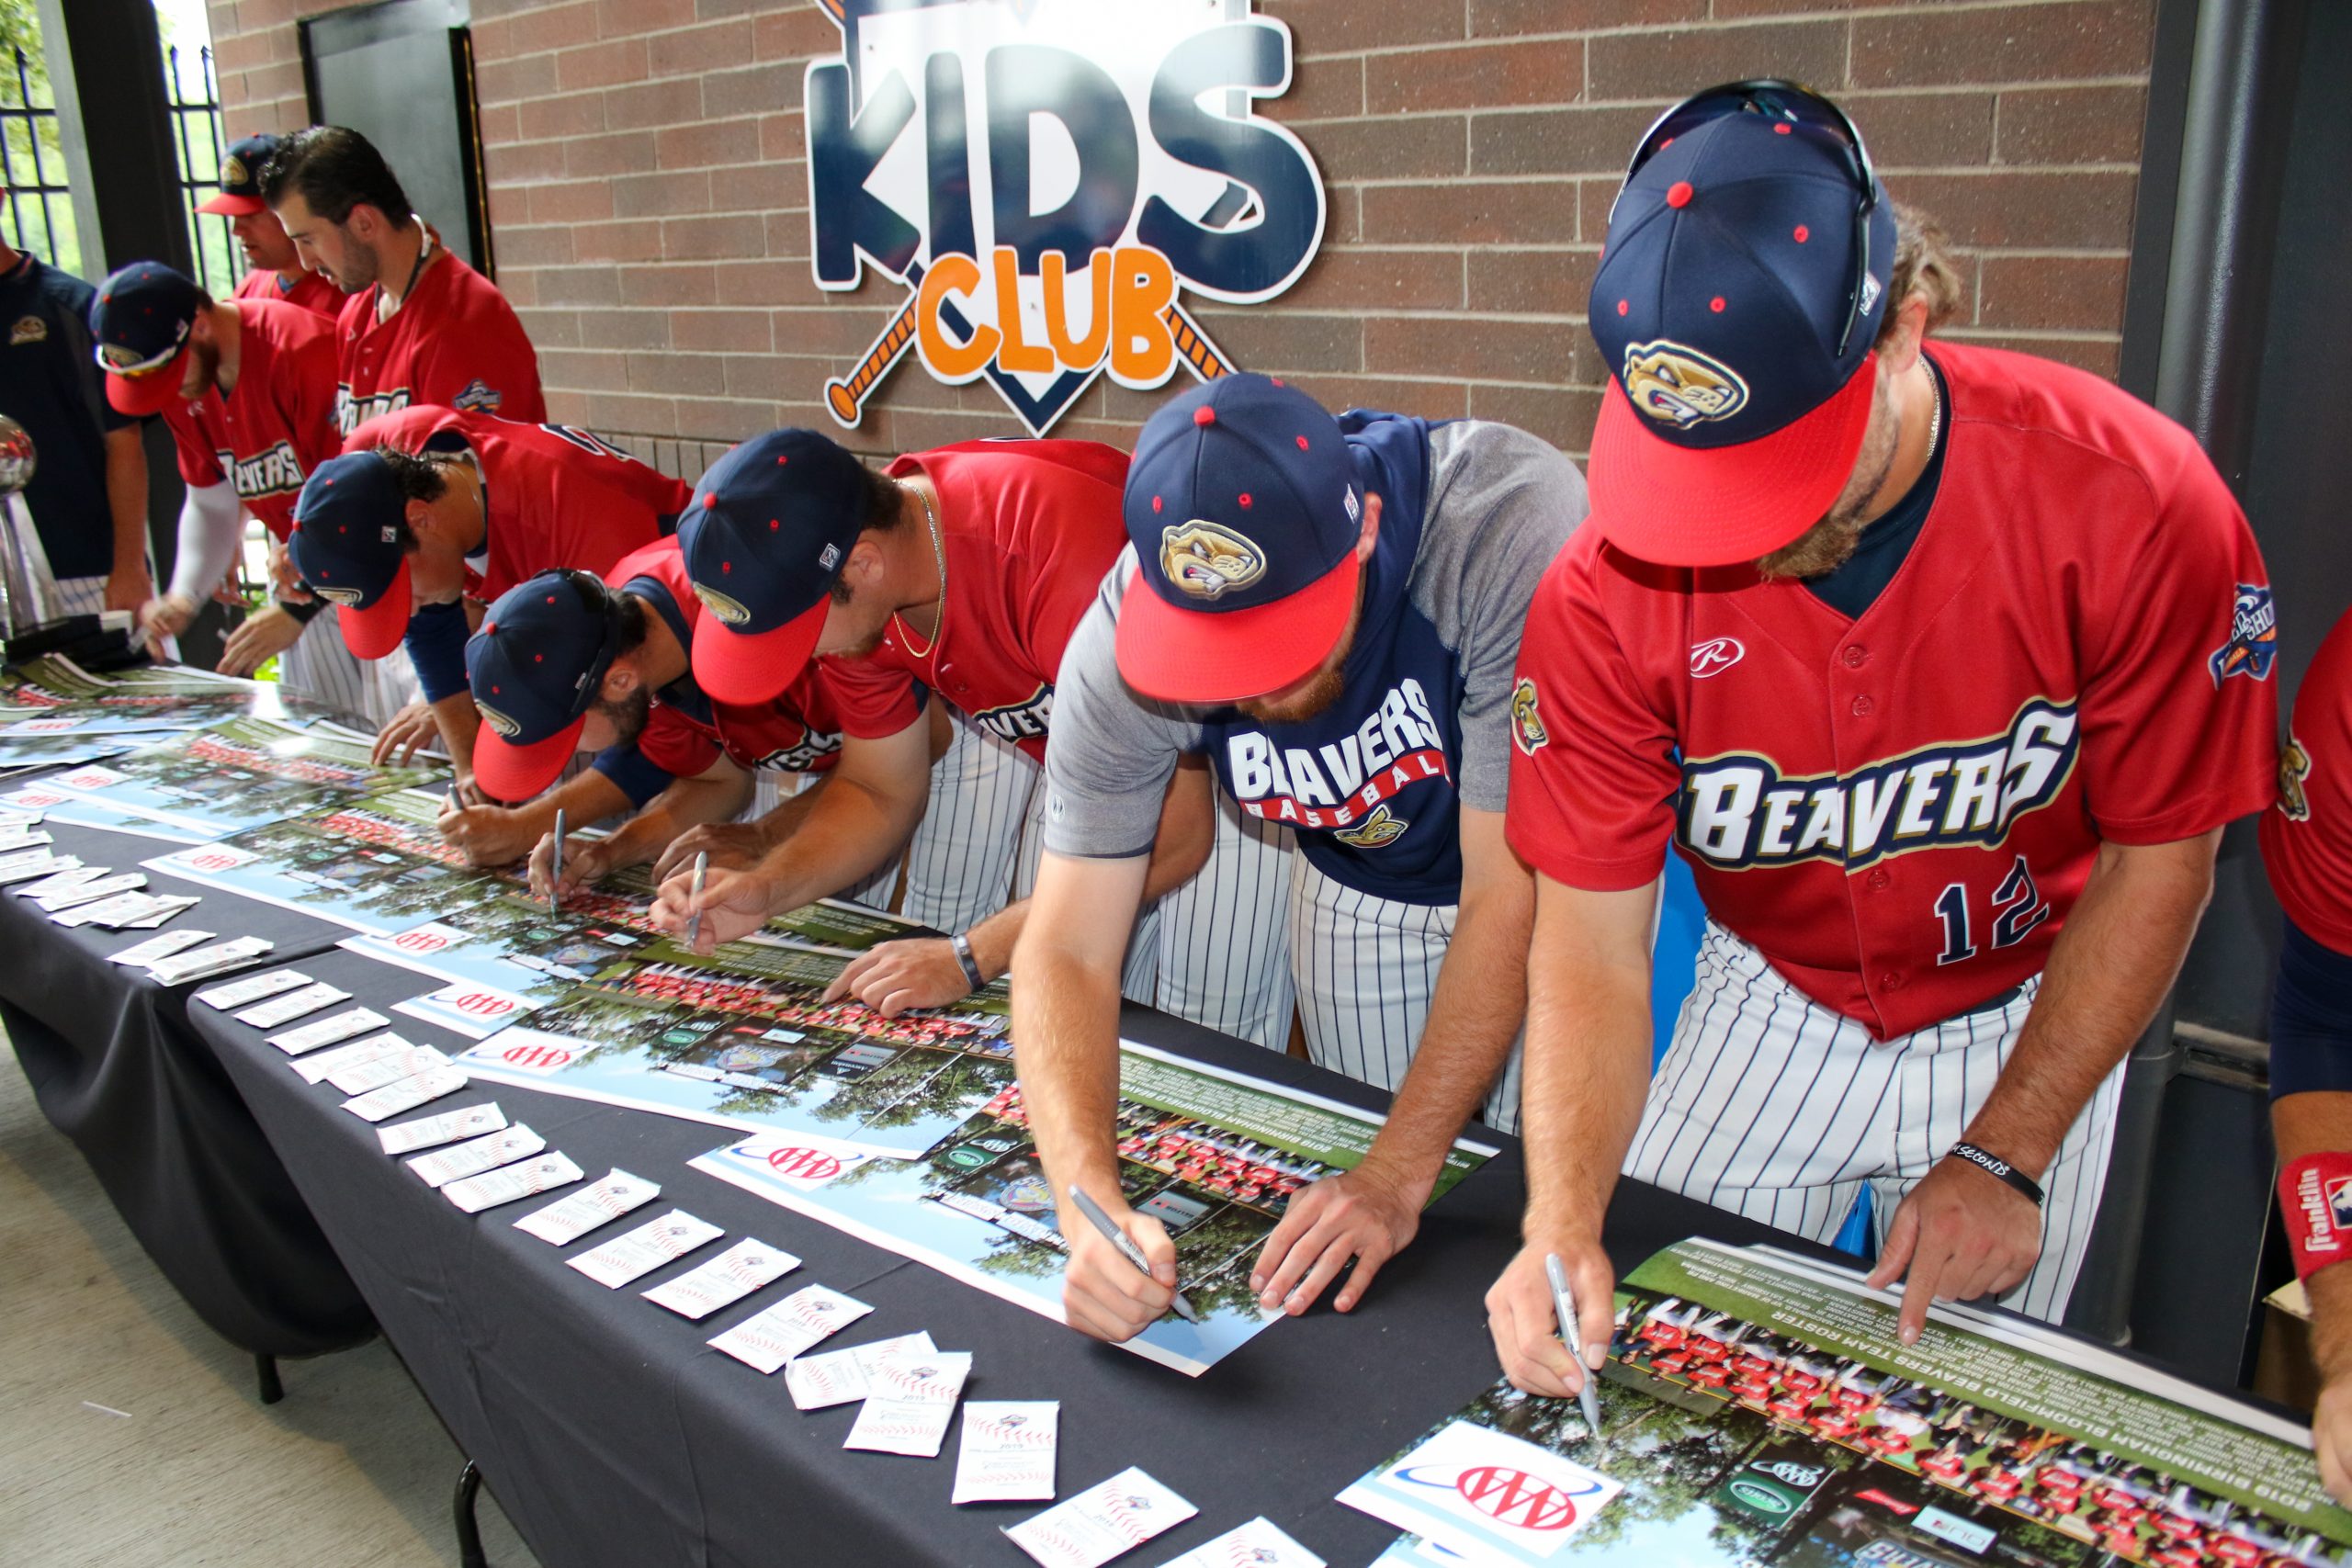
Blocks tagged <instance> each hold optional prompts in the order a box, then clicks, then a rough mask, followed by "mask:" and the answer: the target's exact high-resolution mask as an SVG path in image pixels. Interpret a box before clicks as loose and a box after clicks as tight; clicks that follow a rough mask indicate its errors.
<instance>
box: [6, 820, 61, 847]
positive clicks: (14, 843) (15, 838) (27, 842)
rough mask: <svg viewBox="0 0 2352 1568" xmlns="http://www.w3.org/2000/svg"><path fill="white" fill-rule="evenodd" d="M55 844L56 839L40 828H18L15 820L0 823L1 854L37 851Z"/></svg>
mask: <svg viewBox="0 0 2352 1568" xmlns="http://www.w3.org/2000/svg"><path fill="white" fill-rule="evenodd" d="M55 842H57V840H55V839H52V838H51V837H50V836H49V835H48V834H47V833H44V832H42V831H41V830H40V829H38V828H20V827H18V826H17V823H16V821H15V819H14V818H11V819H9V820H8V821H6V822H0V854H9V855H13V854H19V853H21V852H24V851H26V850H37V849H39V848H40V847H41V846H42V845H43V844H53V843H55Z"/></svg>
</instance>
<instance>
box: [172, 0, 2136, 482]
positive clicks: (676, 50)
mask: <svg viewBox="0 0 2352 1568" xmlns="http://www.w3.org/2000/svg"><path fill="white" fill-rule="evenodd" d="M328 8H330V7H328V6H323V5H321V4H318V3H317V0H211V15H212V26H213V29H214V42H215V48H216V51H217V55H218V59H219V62H220V87H221V97H222V99H223V101H224V103H225V104H226V105H227V114H228V124H229V130H230V133H231V134H232V135H243V134H246V133H248V132H250V131H254V130H274V129H284V128H291V127H294V126H298V125H300V124H301V123H303V122H304V120H305V119H306V118H307V116H306V115H305V112H304V108H303V101H302V85H301V67H300V54H299V50H298V46H297V42H296V34H295V28H294V20H295V18H296V17H297V16H298V14H299V15H309V14H313V13H315V12H318V11H322V10H325V9H328ZM1260 9H1261V10H1262V11H1263V12H1265V13H1266V14H1268V15H1271V16H1274V17H1281V18H1283V20H1284V21H1286V22H1288V24H1289V25H1290V28H1291V30H1292V33H1293V36H1294V39H1295V48H1296V69H1295V77H1294V81H1293V85H1292V87H1291V90H1290V92H1289V93H1288V95H1286V96H1284V97H1283V98H1280V99H1277V100H1274V101H1272V103H1271V104H1269V105H1267V106H1266V107H1265V111H1264V112H1267V113H1268V114H1270V115H1272V117H1274V118H1279V119H1282V120H1283V121H1285V122H1287V123H1288V124H1290V125H1291V126H1292V127H1293V128H1295V130H1297V132H1298V133H1299V135H1300V137H1301V138H1302V139H1303V140H1304V141H1306V143H1307V144H1308V146H1309V147H1310V148H1312V149H1313V151H1314V152H1315V155H1316V158H1317V163H1318V164H1320V165H1321V168H1322V171H1323V175H1324V179H1325V182H1326V184H1327V186H1328V187H1329V202H1330V217H1329V226H1328V229H1327V231H1326V233H1325V237H1324V242H1323V249H1322V251H1321V253H1320V254H1319V255H1318V257H1317V260H1316V262H1315V263H1314V265H1312V267H1311V268H1310V269H1309V270H1308V272H1307V273H1306V276H1305V277H1304V278H1302V279H1301V280H1300V282H1299V283H1298V284H1297V286H1296V287H1295V288H1293V289H1292V290H1291V292H1290V293H1289V294H1287V295H1285V296H1284V297H1283V299H1280V300H1278V301H1276V302H1275V303H1274V304H1272V305H1271V306H1260V307H1256V308H1254V309H1250V310H1223V309H1217V308H1214V307H1206V308H1196V314H1197V315H1198V316H1199V318H1200V320H1201V321H1202V322H1203V324H1204V326H1205V327H1206V328H1207V329H1208V330H1209V332H1210V333H1212V334H1213V335H1214V336H1215V337H1216V340H1217V341H1218V343H1219V344H1221V345H1222V346H1223V347H1224V348H1225V349H1226V351H1227V353H1228V354H1230V355H1233V356H1234V357H1235V358H1236V359H1237V360H1238V362H1239V363H1241V364H1242V365H1244V366H1246V367H1249V368H1250V369H1253V370H1265V371H1270V372H1272V373H1275V374H1282V375H1287V376H1289V377H1290V378H1294V379H1295V380H1296V381H1297V382H1298V383H1299V384H1301V385H1303V386H1306V387H1307V388H1308V389H1311V390H1313V391H1315V392H1316V393H1317V395H1318V396H1320V397H1321V398H1322V399H1323V400H1325V401H1326V402H1327V403H1329V404H1330V405H1332V406H1334V407H1338V406H1342V405H1345V404H1347V403H1351V402H1362V403H1368V404H1375V405H1383V406H1386V407H1390V408H1395V409H1399V410H1404V411H1408V412H1417V413H1424V414H1429V415H1431V416H1443V415H1463V414H1470V415H1477V416H1482V417H1487V418H1494V419H1500V420H1507V421H1509V422H1510V423H1516V424H1520V425H1522V426H1524V427H1526V428H1528V429H1530V430H1532V431H1535V432H1537V433H1538V434H1542V435H1544V436H1545V437H1547V438H1549V439H1551V440H1552V441H1554V442H1555V443H1557V444H1558V445H1560V446H1564V447H1566V449H1568V450H1569V451H1571V452H1574V453H1577V454H1581V453H1582V451H1583V449H1584V446H1585V445H1586V440H1587V436H1588V434H1589V431H1590V429H1591V425H1592V420H1593V417H1594V413H1595V411H1596V409H1597V407H1598V401H1599V396H1600V394H1599V388H1600V383H1601V381H1602V378H1603V375H1604V372H1603V370H1602V367H1600V365H1599V364H1598V363H1597V362H1596V356H1595V355H1594V352H1593V350H1592V346H1591V344H1590V343H1589V339H1588V338H1587V336H1586V334H1585V331H1584V320H1583V310H1584V299H1585V291H1586V288H1587V286H1588V284H1589V281H1590V278H1591V274H1592V267H1593V264H1594V257H1595V254H1596V253H1597V252H1598V249H1599V247H1600V239H1601V234H1602V230H1603V225H1604V220H1605V217H1606V214H1607V211H1608V206H1609V199H1610V197H1611V193H1612V192H1613V191H1614V189H1615V187H1616V184H1617V180H1618V176H1619V175H1620V173H1621V171H1622V169H1623V160H1624V157H1625V155H1626V153H1627V152H1629V151H1630V149H1631V146H1632V143H1633V141H1634V138H1635V137H1636V136H1637V135H1639V133H1640V131H1641V130H1642V129H1643V128H1644V127H1645V125H1646V124H1647V123H1648V121H1649V119H1650V118H1652V117H1653V116H1654V115H1655V114H1656V113H1657V110H1658V109H1659V108H1661V107H1664V105H1665V104H1666V103H1668V101H1670V100H1671V99H1673V98H1675V97H1677V96H1680V95H1681V94H1683V93H1684V92H1687V91H1689V90H1691V89H1693V88H1695V87H1699V86H1703V85H1708V84H1710V83H1713V82H1717V81H1723V80H1726V79H1729V78H1734V77H1741V76H1751V75H1782V76H1792V77H1795V78H1797V79H1799V80H1802V81H1805V82H1809V83H1812V84H1814V85H1816V86H1819V87H1821V88H1823V89H1824V90H1826V91H1829V92H1831V93H1833V94H1834V95H1835V96H1838V98H1839V99H1840V100H1841V101H1842V102H1843V103H1844V104H1845V105H1846V107H1848V108H1849V111H1850V112H1851V113H1852V114H1853V116H1854V117H1855V118H1856V120H1857V121H1858V122H1859V123H1860V126H1861V128H1862V130H1863V132H1864V135H1865V137H1866V138H1867V139H1868V141H1869V142H1870V144H1871V152H1872V154H1873V156H1874V157H1875V159H1876V161H1877V163H1878V165H1879V167H1880V171H1881V173H1882V175H1883V177H1884V179H1885V181H1886V183H1887V186H1888V187H1889V188H1890V189H1891V190H1892V191H1893V192H1894V195H1895V196H1896V197H1899V198H1902V199H1905V200H1908V201H1910V202H1913V203H1914V204H1916V205H1917V206H1920V207H1922V208H1924V209H1927V210H1928V211H1930V212H1933V213H1934V214H1936V215H1937V216H1938V217H1939V218H1940V219H1941V220H1943V222H1944V224H1945V226H1946V227H1947V229H1948V230H1949V231H1951V236H1952V238H1953V240H1954V242H1955V243H1956V244H1957V246H1958V247H1959V248H1960V250H1961V251H1962V253H1963V261H1964V264H1965V265H1964V269H1963V270H1964V272H1965V275H1966V276H1967V279H1968V281H1969V285H1970V288H1969V295H1968V299H1967V301H1966V303H1965V305H1964V306H1963V309H1962V314H1961V316H1960V318H1959V321H1957V322H1956V323H1955V324H1954V325H1953V326H1952V327H1951V328H1950V329H1948V332H1949V334H1950V335H1951V336H1955V337H1964V338H1969V339H1972V340H1976V341H1982V342H1988V343H1996V344H2004V345H2007V346H2012V347H2018V348H2023V349H2027V350H2030V351H2031V352H2035V353H2039V354H2044V355H2051V356H2052V357H2054V358H2059V359H2064V360H2067V361H2069V362H2072V363H2074V364H2077V365H2082V366H2086V367H2089V368H2092V369H2094V370H2097V371H2099V372H2101V373H2103V374H2107V375H2112V374H2113V373H2114V371H2115V367H2116V362H2117V355H2118V342H2119V330H2120V323H2121V320H2122V311H2123V288H2124V273H2125V264H2126V248H2127V246H2128V244H2129V242H2130V235H2131V209H2132V199H2133V193H2134V187H2135V185H2136V181H2137V177H2138V172H2139V153H2140V128H2141V117H2142V111H2143V97H2144V91H2145V85H2146V76H2147V65H2148V54H2149V47H2150V38H2151V31H2152V27H2153V5H2152V0H2016V3H1994V4H1951V3H1937V4H1909V5H1887V4H1868V3H1860V4H1844V5H1841V4H1838V0H1261V6H1260ZM473 16H474V28H473V41H474V52H475V56H476V60H477V62H478V64H479V68H480V95H481V125H482V135H483V140H484V141H485V143H486V144H487V147H488V160H489V172H490V184H491V217H492V227H493V231H494V239H495V246H496V253H497V260H498V280H499V283H500V285H501V286H502V287H503V288H505V290H506V292H507V295H508V297H509V298H510V299H513V300H514V302H515V306H516V308H517V309H518V310H520V311H521V313H522V317H523V320H524V322H525V324H526V327H527V328H528V329H529V331H530V333H531V336H532V338H533V340H534V341H535V342H536V343H537V345H538V348H539V354H540V364H541V370H542V374H543V377H544V378H545V381H546V385H547V389H548V407H549V409H550V410H551V411H552V412H553V414H554V417H556V418H558V419H560V420H564V421H568V422H571V423H582V424H586V425H589V426H591V427H594V428H595V429H598V430H602V431H605V432H609V433H613V434H618V435H622V436H634V437H639V438H640V439H639V441H638V443H637V445H639V446H640V448H650V452H651V455H652V456H654V457H656V459H657V460H658V461H661V462H662V465H663V466H664V467H666V468H673V470H675V471H684V472H689V473H691V472H694V471H697V470H698V468H699V465H700V463H701V462H702V461H703V460H704V458H705V457H707V456H710V455H715V453H714V452H713V451H712V449H711V448H710V447H709V446H707V444H709V443H719V442H725V441H729V440H732V439H735V438H737V437H740V436H741V435H743V434H748V433H751V432H753V431H757V430H763V429H766V428H769V427H772V426H775V425H779V424H787V423H796V424H808V425H812V426H815V427H817V428H820V429H828V430H830V429H832V428H833V426H832V424H831V420H830V417H829V416H828V415H827V414H826V412H824V410H823V409H822V407H821V406H820V403H819V401H818V399H819V397H820V393H821V389H822V388H823V386H824V383H825V380H826V378H828V377H829V376H832V375H838V374H841V373H842V371H843V370H845V369H846V368H847V367H848V366H850V365H851V364H852V363H854V360H855V359H856V357H857V355H859V354H860V353H861V352H862V351H863V350H864V349H865V347H866V345H867V344H869V343H870V342H871V341H872V340H873V338H874V337H875V335H876V333H878V332H879V331H880V330H881V328H882V327H883V325H884V324H885V323H886V322H887V321H888V319H889V315H890V312H891V311H892V310H893V309H895V307H896V306H897V305H898V303H899V299H900V298H901V291H900V290H899V289H898V288H896V287H895V286H890V285H887V284H882V283H877V282H872V281H869V282H868V283H867V284H866V285H865V287H864V288H861V289H860V290H859V291H858V292H856V293H854V294H847V295H831V296H825V295H820V293H819V292H818V290H817V288H816V287H815V285H814V284H813V282H812V281H811V279H810V274H809V259H808V258H809V214H808V210H807V206H808V197H807V189H808V184H807V174H806V168H805V164H804V160H803V152H804V147H805V142H804V139H803V134H802V128H801V117H800V113H799V107H800V91H801V80H802V73H803V70H804V67H805V65H806V63H807V62H808V61H809V59H810V58H811V57H812V56H816V55H829V54H833V53H836V52H837V51H838V50H839V48H840V35H839V32H838V30H837V29H836V28H835V27H834V25H833V23H832V22H831V20H830V19H829V18H828V17H826V16H825V15H824V14H823V13H822V12H821V11H820V10H819V9H818V7H817V6H816V5H815V4H814V3H813V0H473ZM1179 374H1180V376H1182V374H1183V373H1182V372H1181V371H1180V372H1179ZM1171 390H1172V388H1171ZM1164 395H1165V394H1164V393H1163V394H1156V395H1147V394H1137V393H1133V392H1127V391H1123V390H1121V389H1117V388H1115V387H1113V386H1112V385H1111V384H1110V383H1109V382H1108V380H1107V378H1106V379H1104V380H1103V381H1101V382H1099V383H1098V384H1097V385H1096V386H1095V387H1094V388H1093V389H1090V390H1089V392H1088V393H1087V395H1086V396H1085V397H1084V398H1083V399H1081V400H1080V402H1079V403H1078V404H1077V405H1076V406H1075V407H1074V408H1073V409H1072V410H1071V411H1070V412H1069V414H1068V415H1066V416H1065V417H1064V419H1063V421H1062V423H1060V425H1059V426H1057V434H1070V435H1083V436H1092V437H1096V438H1100V439H1104V440H1109V441H1113V442H1115V443H1120V444H1122V445H1124V444H1125V442H1126V441H1127V440H1128V439H1130V437H1131V436H1132V434H1133V431H1134V428H1135V425H1136V423H1138V422H1139V421H1140V420H1141V418H1142V417H1143V415H1144V414H1145V413H1146V412H1148V410H1149V408H1150V407H1151V406H1152V405H1153V403H1154V402H1155V401H1156V399H1157V397H1158V396H1164ZM1018 429H1019V426H1018V424H1017V422H1015V421H1014V420H1013V418H1012V415H1011V414H1010V412H1008V411H1006V410H1005V409H1004V408H1003V407H1002V405H1001V403H1000V402H999V401H998V400H997V397H996V394H995V392H994V391H993V390H991V389H989V388H988V387H987V386H986V385H985V384H975V385H973V386H970V387H965V388H961V389H956V388H947V387H943V386H940V385H939V384H938V383H936V382H934V381H933V380H932V379H931V378H929V376H928V375H926V374H924V373H923V372H922V368H921V367H920V366H919V365H918V364H916V363H915V362H914V361H913V359H912V356H911V355H910V357H909V360H908V361H907V362H905V363H902V364H901V365H900V366H899V368H898V370H897V371H896V373H895V375H894V377H893V379H892V382H891V384H890V385H889V386H888V388H887V389H885V390H884V391H883V392H882V393H881V394H880V395H879V396H878V397H877V398H876V400H874V401H873V402H872V403H870V404H869V405H868V408H867V412H866V415H865V424H864V425H863V426H862V427H861V429H860V431H859V432H858V433H856V434H855V436H854V437H853V438H851V439H850V444H851V445H853V446H857V447H859V448H860V449H864V450H869V451H882V450H906V449H910V448H915V447H921V446H929V445H933V444H935V443H939V442H944V441H948V440H955V439H961V438H964V437H967V436H970V435H976V434H1010V433H1016V432H1017V431H1018ZM657 441H658V442H659V445H658V446H654V443H655V442H657Z"/></svg>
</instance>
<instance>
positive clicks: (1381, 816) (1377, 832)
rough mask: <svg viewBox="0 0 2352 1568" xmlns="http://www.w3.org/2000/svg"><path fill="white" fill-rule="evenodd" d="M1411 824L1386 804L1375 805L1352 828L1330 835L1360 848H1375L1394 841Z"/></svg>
mask: <svg viewBox="0 0 2352 1568" xmlns="http://www.w3.org/2000/svg"><path fill="white" fill-rule="evenodd" d="M1411 826H1412V824H1411V823H1410V822H1408V821H1407V820H1405V818H1402V817H1398V816H1397V815H1396V814H1395V813H1393V812H1391V811H1390V810H1389V809H1388V807H1386V806H1385V805H1383V806H1375V807H1373V808H1372V815H1371V816H1369V817H1367V818H1364V819H1363V821H1361V822H1359V823H1357V824H1356V825H1355V826H1354V827H1352V828H1349V829H1343V830H1341V831H1340V832H1337V833H1334V834H1332V835H1331V837H1333V838H1335V839H1337V840H1340V842H1341V843H1343V844H1353V845H1354V846H1355V847H1356V848H1357V849H1360V850H1376V849H1379V848H1380V847H1381V846H1382V845H1384V844H1393V843H1395V842H1396V841H1397V840H1398V839H1399V838H1401V837H1402V836H1403V835H1404V832H1405V829H1408V828H1409V827H1411Z"/></svg>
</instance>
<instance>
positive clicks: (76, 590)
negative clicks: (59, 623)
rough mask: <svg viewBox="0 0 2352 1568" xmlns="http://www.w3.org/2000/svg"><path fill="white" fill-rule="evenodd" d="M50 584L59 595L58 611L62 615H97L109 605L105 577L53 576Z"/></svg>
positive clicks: (52, 589) (52, 590)
mask: <svg viewBox="0 0 2352 1568" xmlns="http://www.w3.org/2000/svg"><path fill="white" fill-rule="evenodd" d="M49 586H50V589H51V592H53V593H55V594H56V596H57V613H58V614H59V615H98V614H100V613H102V612H103V611H104V610H105V609H106V607H107V580H106V579H105V578H104V577H58V578H51V580H50V584H49Z"/></svg>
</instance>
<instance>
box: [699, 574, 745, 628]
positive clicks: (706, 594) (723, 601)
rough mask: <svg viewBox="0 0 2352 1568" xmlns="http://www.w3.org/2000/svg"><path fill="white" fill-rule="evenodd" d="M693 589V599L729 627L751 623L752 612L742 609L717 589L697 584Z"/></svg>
mask: <svg viewBox="0 0 2352 1568" xmlns="http://www.w3.org/2000/svg"><path fill="white" fill-rule="evenodd" d="M694 588H695V598H697V599H699V600H701V601H702V602H703V607H704V608H706V609H707V610H708V611H709V612H710V613H711V614H712V615H717V616H718V618H719V619H720V620H722V621H725V622H726V623H727V624H728V625H729V626H747V625H749V624H750V623H751V619H752V612H751V611H749V610H747V609H745V608H743V606H742V605H741V604H740V603H738V602H737V601H735V600H733V599H729V597H728V596H727V595H726V594H724V593H721V592H719V591H718V589H716V588H705V587H704V586H703V585H702V584H701V583H699V582H697V583H695V585H694Z"/></svg>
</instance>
